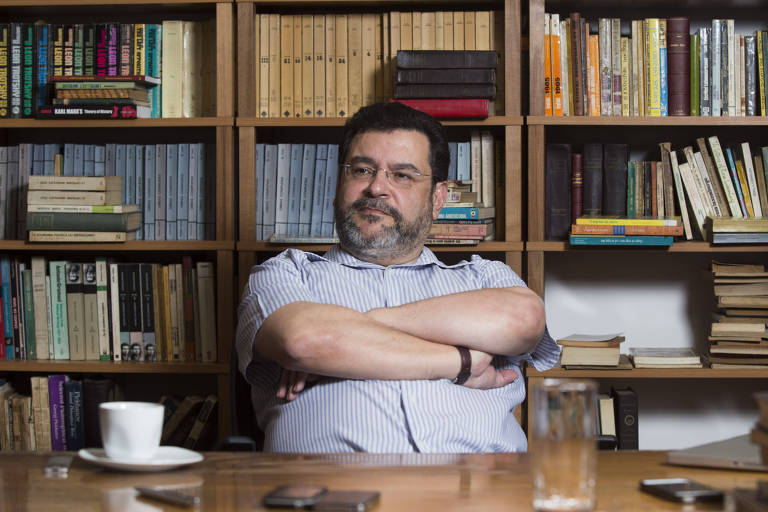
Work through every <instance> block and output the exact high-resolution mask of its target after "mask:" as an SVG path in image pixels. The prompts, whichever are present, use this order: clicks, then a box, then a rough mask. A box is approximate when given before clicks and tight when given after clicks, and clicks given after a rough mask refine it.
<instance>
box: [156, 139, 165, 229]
mask: <svg viewBox="0 0 768 512" xmlns="http://www.w3.org/2000/svg"><path fill="white" fill-rule="evenodd" d="M167 152H168V145H167V144H155V240H165V198H166V196H167V194H166V193H165V186H166V182H167V181H168V180H167V178H166V172H165V166H166V163H167Z"/></svg>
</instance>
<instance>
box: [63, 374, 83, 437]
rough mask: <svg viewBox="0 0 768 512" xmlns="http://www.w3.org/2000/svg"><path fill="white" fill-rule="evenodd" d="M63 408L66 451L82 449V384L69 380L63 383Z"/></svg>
mask: <svg viewBox="0 0 768 512" xmlns="http://www.w3.org/2000/svg"><path fill="white" fill-rule="evenodd" d="M64 408H65V410H66V415H65V417H66V419H65V420H64V425H65V427H66V428H65V435H66V439H67V450H79V449H81V448H84V447H85V428H84V418H83V383H82V382H81V381H79V380H73V379H69V380H67V381H65V382H64Z"/></svg>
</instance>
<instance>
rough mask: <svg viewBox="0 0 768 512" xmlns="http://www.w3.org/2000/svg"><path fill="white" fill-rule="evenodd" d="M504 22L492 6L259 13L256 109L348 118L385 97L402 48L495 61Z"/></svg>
mask: <svg viewBox="0 0 768 512" xmlns="http://www.w3.org/2000/svg"><path fill="white" fill-rule="evenodd" d="M503 23H504V17H503V16H502V15H501V13H500V12H496V11H454V12H450V11H437V12H434V11H430V12H419V11H413V12H408V11H393V12H388V13H370V12H367V13H353V14H318V13H315V14H312V13H307V14H277V13H271V14H256V15H255V20H254V27H255V32H256V48H255V55H257V56H258V66H257V69H256V70H255V71H256V73H255V78H256V84H257V89H258V112H259V116H260V117H291V118H294V117H295V118H299V117H347V116H350V115H352V114H353V113H354V112H356V111H357V110H358V109H359V108H360V107H361V106H364V105H370V104H372V103H375V102H381V101H387V100H388V99H389V98H392V97H393V87H392V84H393V75H394V69H395V65H396V61H397V53H398V51H399V50H496V51H497V52H499V65H500V64H501V63H502V62H503V58H501V53H502V52H503V49H504V44H503V35H504V27H503ZM498 73H499V75H498V76H499V77H502V76H503V69H502V68H500V67H499V68H498ZM499 86H500V87H502V86H503V84H501V83H500V84H499ZM451 97H453V96H451ZM496 107H497V108H499V109H501V108H503V107H502V106H501V105H500V102H496ZM500 111H502V110H500Z"/></svg>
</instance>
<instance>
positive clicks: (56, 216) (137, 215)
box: [26, 176, 141, 242]
mask: <svg viewBox="0 0 768 512" xmlns="http://www.w3.org/2000/svg"><path fill="white" fill-rule="evenodd" d="M122 193H123V177H122V176H102V177H92V176H91V177H85V176H30V177H29V190H28V192H27V209H26V214H27V230H28V231H29V241H30V242H125V241H126V240H135V239H136V230H137V229H139V228H140V227H141V212H139V209H138V206H137V205H135V204H131V205H128V204H121V201H122Z"/></svg>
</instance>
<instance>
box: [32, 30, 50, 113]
mask: <svg viewBox="0 0 768 512" xmlns="http://www.w3.org/2000/svg"><path fill="white" fill-rule="evenodd" d="M50 30H51V26H50V25H49V24H47V23H40V24H35V43H36V46H37V52H36V54H37V73H36V76H37V91H36V93H37V94H36V98H37V105H38V106H42V105H45V104H46V103H47V98H48V95H47V94H46V92H47V91H46V89H47V86H48V78H49V76H50V67H49V59H48V43H49V38H50Z"/></svg>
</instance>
